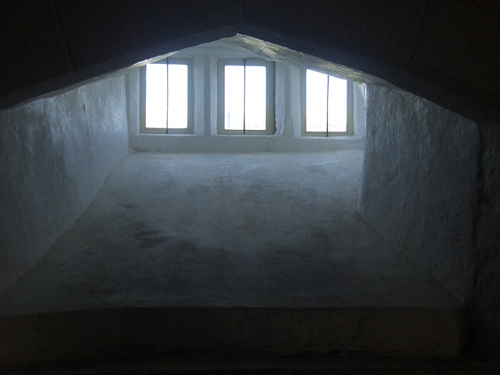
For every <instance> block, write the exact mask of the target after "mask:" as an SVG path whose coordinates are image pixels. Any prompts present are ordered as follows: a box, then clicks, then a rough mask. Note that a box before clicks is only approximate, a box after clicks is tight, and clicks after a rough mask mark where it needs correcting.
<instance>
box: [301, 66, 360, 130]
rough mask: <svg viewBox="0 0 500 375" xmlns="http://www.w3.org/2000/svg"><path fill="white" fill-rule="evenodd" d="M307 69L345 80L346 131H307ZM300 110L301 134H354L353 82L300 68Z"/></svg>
mask: <svg viewBox="0 0 500 375" xmlns="http://www.w3.org/2000/svg"><path fill="white" fill-rule="evenodd" d="M307 70H313V71H315V72H318V73H322V74H326V75H327V76H330V77H334V78H340V79H343V80H346V81H347V93H346V100H347V119H346V131H345V132H330V131H328V132H327V131H326V128H325V131H324V132H313V131H307V82H306V80H307V77H306V76H307V74H306V73H307ZM300 87H301V89H300V112H301V121H300V122H301V134H302V135H303V136H311V137H335V136H345V135H353V134H354V94H353V89H354V82H353V81H350V80H348V79H346V78H344V77H337V76H334V75H331V74H328V73H325V72H322V71H320V70H317V69H310V68H304V69H301V70H300ZM325 115H326V113H325Z"/></svg>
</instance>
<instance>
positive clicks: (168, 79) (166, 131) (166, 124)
mask: <svg viewBox="0 0 500 375" xmlns="http://www.w3.org/2000/svg"><path fill="white" fill-rule="evenodd" d="M168 75H169V69H168V57H167V85H166V86H167V116H166V119H165V122H166V123H165V134H168V113H169V112H170V111H169V108H168V105H169V96H170V95H169V94H170V89H169V83H170V77H169V76H168Z"/></svg>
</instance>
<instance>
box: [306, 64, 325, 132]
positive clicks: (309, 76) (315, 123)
mask: <svg viewBox="0 0 500 375" xmlns="http://www.w3.org/2000/svg"><path fill="white" fill-rule="evenodd" d="M327 78H328V76H327V75H326V74H322V73H318V72H315V71H313V70H309V69H308V70H307V71H306V115H307V118H306V131H308V132H324V131H325V130H326V86H327V82H326V81H327Z"/></svg>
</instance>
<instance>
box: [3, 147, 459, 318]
mask: <svg viewBox="0 0 500 375" xmlns="http://www.w3.org/2000/svg"><path fill="white" fill-rule="evenodd" d="M361 168H362V151H360V150H339V151H335V152H330V153H265V154H180V155H172V154H160V153H138V154H133V155H131V156H130V157H128V158H127V159H125V160H124V161H123V162H122V163H121V164H120V165H118V167H117V168H116V169H115V170H114V171H113V172H112V173H111V175H110V176H109V178H108V180H107V182H106V184H105V186H104V187H103V189H102V191H101V192H100V193H99V195H98V196H97V197H96V199H95V200H94V202H93V203H92V204H91V206H90V207H89V208H88V210H87V211H86V213H85V214H84V215H83V216H82V217H81V218H80V219H79V220H78V221H77V222H76V223H75V225H74V226H73V227H72V228H71V229H70V230H69V231H68V232H67V233H65V234H64V235H63V236H62V237H61V238H60V239H59V240H58V241H57V242H56V243H55V244H54V246H53V247H52V248H51V249H50V250H49V251H48V253H47V254H46V256H45V257H43V258H42V260H41V261H40V262H39V263H38V264H36V266H35V267H34V268H33V269H32V270H31V271H29V272H28V273H27V274H26V275H25V276H24V277H22V278H21V279H20V280H19V281H18V282H17V283H16V284H15V285H14V286H13V287H12V288H11V289H9V290H8V291H7V292H6V293H5V294H4V295H3V296H2V297H1V298H0V316H14V315H20V314H33V313H38V312H54V311H71V310H84V309H93V308H123V307H127V308H129V307H237V306H244V307H293V308H318V307H328V308H348V307H349V308H350V307H380V308H392V307H424V308H429V307H438V308H447V307H452V308H454V307H457V306H458V304H457V303H456V302H455V301H454V299H453V298H452V297H451V296H450V294H449V293H448V292H447V291H446V290H445V289H444V288H443V287H442V286H441V285H440V284H439V283H437V282H436V281H435V280H433V279H432V278H431V277H430V276H429V275H427V274H426V273H424V272H423V271H422V270H421V269H419V268H418V267H417V266H415V265H414V264H413V263H411V262H410V261H408V260H407V259H405V258H404V257H403V256H402V255H401V254H399V253H398V252H396V251H395V250H394V249H393V248H392V247H391V246H390V245H389V244H388V243H387V242H385V241H384V239H383V238H381V237H380V236H379V235H378V234H377V233H376V232H375V231H374V230H373V229H372V228H371V227H370V226H369V225H367V224H366V223H365V222H364V221H363V220H362V219H361V218H360V217H359V216H358V214H357V213H356V204H357V198H358V188H359V184H360V176H361Z"/></svg>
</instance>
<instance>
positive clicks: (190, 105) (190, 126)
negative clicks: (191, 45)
mask: <svg viewBox="0 0 500 375" xmlns="http://www.w3.org/2000/svg"><path fill="white" fill-rule="evenodd" d="M162 63H167V64H173V65H174V64H179V65H186V66H187V77H188V82H187V96H188V102H187V127H186V128H182V129H179V128H168V129H167V127H166V126H165V128H147V127H146V65H143V66H141V68H140V106H139V107H140V129H139V131H140V133H144V134H163V135H171V134H193V133H194V92H193V60H192V59H190V58H180V57H168V58H164V59H161V60H158V61H155V62H153V63H150V64H162Z"/></svg>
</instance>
